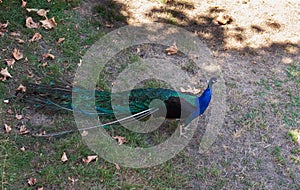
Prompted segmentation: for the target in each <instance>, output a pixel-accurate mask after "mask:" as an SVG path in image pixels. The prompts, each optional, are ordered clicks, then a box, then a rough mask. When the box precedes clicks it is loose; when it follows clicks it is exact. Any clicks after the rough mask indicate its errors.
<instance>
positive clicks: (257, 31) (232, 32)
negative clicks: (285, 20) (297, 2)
mask: <svg viewBox="0 0 300 190" xmlns="http://www.w3.org/2000/svg"><path fill="white" fill-rule="evenodd" d="M113 2H114V4H115V6H114V10H115V11H118V12H119V13H120V14H121V15H123V16H124V17H123V18H126V19H128V18H130V17H131V16H132V15H131V12H130V10H129V9H128V6H126V5H125V3H122V2H119V1H118V2H117V1H113ZM101 4H103V3H102V2H101ZM106 5H108V6H109V3H108V4H107V3H106ZM193 10H195V6H194V4H193V3H190V2H188V1H182V0H171V1H168V2H167V3H165V4H164V5H163V6H160V7H159V8H157V7H155V8H153V9H151V10H150V11H148V12H145V13H144V16H146V17H147V18H149V19H151V20H152V21H153V22H160V23H168V24H173V25H176V26H179V27H182V28H184V29H186V30H188V31H190V32H192V33H195V34H197V35H198V36H199V38H201V40H204V41H205V42H206V44H207V46H208V47H209V48H210V49H211V50H214V51H232V52H238V53H240V54H243V55H251V56H253V54H254V55H260V54H261V52H270V53H276V54H277V55H278V54H285V55H288V56H291V57H293V56H296V55H298V54H299V52H300V51H299V50H300V46H299V44H297V43H290V42H285V41H284V42H275V41H274V42H272V41H271V43H269V44H266V45H261V46H258V47H252V46H251V45H250V43H249V44H248V42H247V36H246V35H245V33H246V32H249V31H251V32H253V33H254V35H265V34H266V32H267V31H266V29H265V27H266V26H267V27H268V30H272V32H276V31H279V30H281V29H282V24H280V23H278V22H276V21H273V20H270V19H267V18H266V20H265V22H263V23H262V25H257V24H256V25H250V26H249V28H248V30H247V28H245V27H240V26H238V25H237V24H236V23H235V21H234V18H233V21H232V23H231V22H229V23H226V24H220V23H217V22H216V18H217V17H218V15H220V14H226V9H223V8H220V7H217V6H215V7H210V8H209V9H208V10H207V11H206V12H203V13H198V14H197V15H196V16H194V17H191V16H190V14H188V12H189V11H193ZM102 18H104V17H102ZM126 19H124V20H122V21H121V22H122V24H116V26H115V28H116V27H119V26H123V25H124V24H128V23H127V22H126ZM115 23H117V22H115ZM115 28H112V29H111V30H113V29H115ZM271 40H272V39H271ZM228 41H234V43H236V44H242V45H240V46H237V47H229V46H227V45H226V44H227V43H228Z"/></svg>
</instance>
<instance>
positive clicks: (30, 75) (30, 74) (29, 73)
mask: <svg viewBox="0 0 300 190" xmlns="http://www.w3.org/2000/svg"><path fill="white" fill-rule="evenodd" d="M27 72H28V74H27V76H28V77H29V78H32V77H33V76H34V74H33V73H32V71H30V70H27Z"/></svg>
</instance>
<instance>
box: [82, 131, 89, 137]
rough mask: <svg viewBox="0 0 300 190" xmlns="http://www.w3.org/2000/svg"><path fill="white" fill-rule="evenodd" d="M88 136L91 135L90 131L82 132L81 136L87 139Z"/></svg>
mask: <svg viewBox="0 0 300 190" xmlns="http://www.w3.org/2000/svg"><path fill="white" fill-rule="evenodd" d="M88 134H89V132H88V131H82V133H81V136H83V137H85V136H87V135H88Z"/></svg>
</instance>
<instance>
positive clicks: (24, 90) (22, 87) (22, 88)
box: [17, 84, 26, 92]
mask: <svg viewBox="0 0 300 190" xmlns="http://www.w3.org/2000/svg"><path fill="white" fill-rule="evenodd" d="M17 91H20V92H26V87H25V86H23V85H22V84H20V86H19V87H18V88H17Z"/></svg>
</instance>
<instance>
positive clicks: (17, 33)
mask: <svg viewBox="0 0 300 190" xmlns="http://www.w3.org/2000/svg"><path fill="white" fill-rule="evenodd" d="M9 35H10V36H12V37H20V36H21V34H20V33H19V32H11V33H10V34H9Z"/></svg>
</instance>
